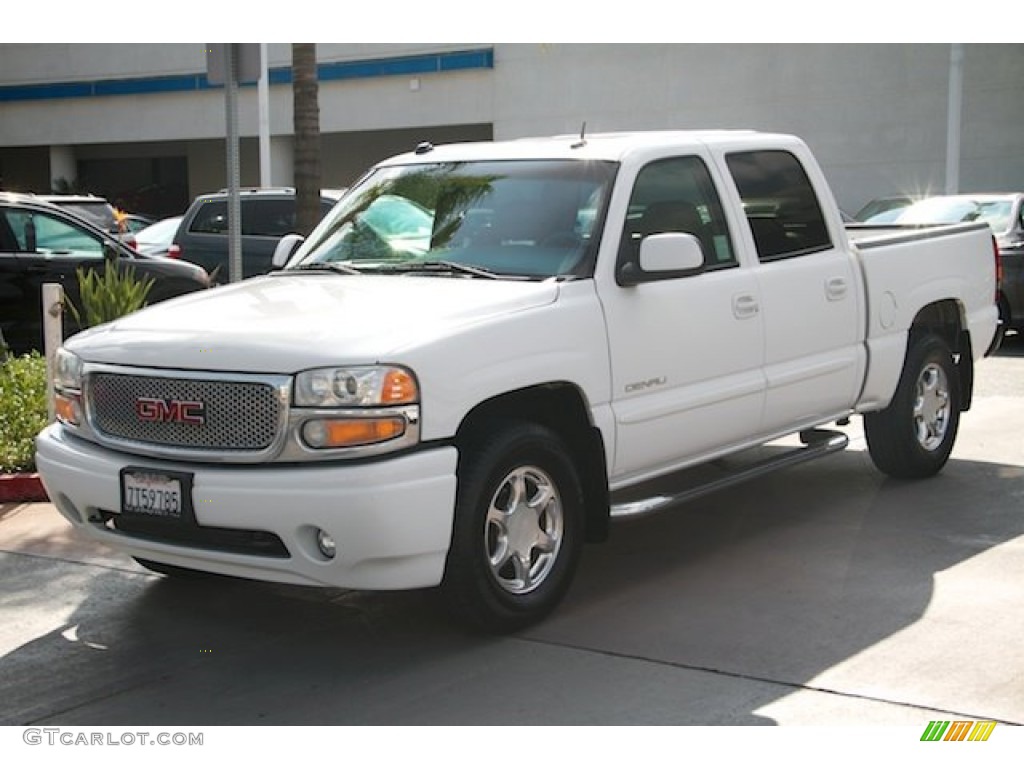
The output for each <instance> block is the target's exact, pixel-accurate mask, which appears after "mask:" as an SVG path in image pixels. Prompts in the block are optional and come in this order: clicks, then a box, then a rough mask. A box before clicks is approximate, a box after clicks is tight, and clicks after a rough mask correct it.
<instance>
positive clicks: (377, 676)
mask: <svg viewBox="0 0 1024 768" xmlns="http://www.w3.org/2000/svg"><path fill="white" fill-rule="evenodd" d="M1022 474H1024V470H1022V469H1021V468H1019V467H1004V466H1000V465H995V464H977V463H970V462H965V461H953V462H951V463H950V465H949V466H948V467H947V469H946V470H945V472H944V473H943V474H942V475H940V476H939V477H937V478H935V479H933V480H931V481H928V482H925V483H913V484H909V483H898V482H893V481H887V480H884V479H883V478H882V476H881V475H879V474H877V473H875V472H874V471H873V470H871V469H870V468H869V467H868V460H867V458H866V456H865V455H864V454H863V453H861V452H858V451H850V452H847V453H845V454H841V455H839V456H835V457H832V458H829V459H826V460H824V461H822V462H818V463H815V464H812V465H810V466H807V467H800V468H795V469H791V470H787V471H785V472H782V473H779V474H776V475H772V476H769V477H766V478H762V479H760V480H757V481H754V482H752V483H749V484H747V485H745V486H741V487H738V488H735V489H732V490H727V491H724V492H720V493H718V494H716V495H714V496H710V497H706V498H704V499H701V500H698V501H695V502H692V503H690V504H689V505H687V506H686V507H683V508H681V509H678V510H675V511H672V512H669V513H667V514H663V515H660V516H657V517H653V518H650V519H647V520H643V521H636V522H630V523H624V524H619V525H616V526H615V527H614V528H613V532H612V538H611V541H610V542H609V543H607V544H604V545H601V546H599V547H598V546H595V547H590V548H588V549H587V550H586V552H585V555H584V558H583V563H582V568H581V571H580V573H579V575H578V577H577V580H576V583H575V585H574V587H573V589H572V590H571V592H570V595H569V597H568V599H567V601H566V602H565V604H564V605H563V606H562V608H561V609H560V610H559V611H558V612H557V613H556V615H555V616H553V617H552V618H551V619H549V620H548V621H547V622H545V623H544V624H542V625H540V626H538V627H536V628H533V629H531V630H529V631H526V632H523V633H521V634H520V635H518V636H515V637H512V638H507V639H506V638H486V637H477V636H471V635H467V634H465V633H463V632H461V631H459V630H457V629H455V628H453V627H452V626H451V625H450V624H449V623H448V622H447V620H446V619H445V617H444V614H443V613H442V612H441V610H440V606H439V604H438V601H437V599H436V597H435V595H434V594H433V593H432V592H429V591H423V592H412V593H396V594H357V593H348V592H343V591H323V590H316V589H306V588H296V587H285V586H274V585H266V584H259V583H253V582H242V581H234V580H219V579H213V580H202V581H196V582H184V583H183V582H178V583H172V582H171V580H167V579H159V578H155V577H149V576H145V575H142V574H140V573H133V572H130V571H129V572H126V571H118V570H110V569H101V568H92V569H89V570H90V572H91V576H90V578H91V579H92V581H91V583H90V584H89V586H88V590H87V594H88V597H87V598H86V599H85V600H84V601H81V602H80V603H79V604H78V605H76V606H75V607H74V609H73V610H71V611H70V615H69V617H68V618H67V619H66V620H65V621H64V622H63V624H62V625H61V626H60V627H59V628H57V629H54V630H53V631H51V632H49V633H47V634H44V635H43V636H41V637H39V638H38V639H36V640H34V641H33V642H31V643H28V644H26V645H24V646H22V647H20V648H17V649H15V650H13V651H11V652H10V653H8V654H7V655H6V656H4V657H3V658H2V659H0V681H2V682H0V700H3V701H4V702H5V704H4V705H3V707H2V710H3V711H2V712H0V723H2V724H29V723H57V724H64V725H100V724H103V725H132V724H148V725H202V724H207V725H218V724H312V725H318V724H319V725H330V724H519V725H522V724H534V725H539V724H578V723H585V724H604V723H608V724H616V723H651V724H653V723H675V724H715V723H729V724H743V723H748V724H754V723H764V722H766V720H765V719H764V718H762V717H760V716H759V715H758V714H756V712H757V710H758V709H759V708H760V707H763V706H765V705H766V704H769V703H771V701H772V700H773V698H777V697H778V696H780V695H781V693H780V690H782V689H784V687H785V686H787V685H792V686H799V685H801V684H803V683H805V682H806V681H808V680H811V679H812V678H814V677H815V676H816V675H818V674H820V673H821V672H823V671H824V670H827V669H829V668H830V667H832V666H834V665H836V664H838V663H840V662H842V661H844V660H846V659H849V658H851V657H852V656H854V655H855V654H858V653H859V652H861V651H863V650H865V649H866V648H869V647H870V646H872V645H874V644H876V643H879V642H880V641H882V640H884V639H886V638H889V637H891V636H892V635H893V634H895V633H897V632H899V631H901V630H903V629H906V628H907V627H909V626H911V625H913V624H914V623H915V622H916V621H917V620H918V619H920V618H921V616H922V614H923V612H924V611H925V609H926V607H927V606H928V604H929V601H930V600H931V598H932V595H933V590H934V578H935V574H937V573H939V572H941V571H944V570H946V569H948V568H950V567H951V566H954V565H957V564H959V563H963V562H964V561H966V560H968V559H969V558H972V557H974V556H976V555H978V554H980V553H982V552H985V551H986V550H988V549H990V548H992V547H994V546H996V545H998V544H1001V543H1003V542H1007V541H1010V540H1012V539H1014V538H1016V537H1018V536H1020V535H1021V534H1024V517H1022V516H1021V515H1019V514H1018V510H1016V509H1011V505H1010V504H1008V503H1007V499H1008V498H1009V497H1011V496H1012V495H1013V494H1017V495H1018V496H1019V495H1020V493H1021V490H1022V488H1024V478H1022ZM62 567H63V568H66V567H67V566H66V564H60V563H57V562H56V561H48V560H45V559H39V560H38V561H34V562H33V563H32V565H31V571H27V572H25V573H23V574H21V575H20V576H19V578H18V579H16V580H15V582H14V583H9V584H8V585H7V600H6V602H5V604H6V605H7V606H8V607H11V606H12V605H16V604H17V603H19V602H20V603H21V604H23V606H24V610H26V611H27V610H30V608H31V604H32V601H33V595H38V594H41V593H45V592H47V591H48V590H49V591H54V590H59V588H60V587H59V582H60V579H61V578H65V576H63V575H62V572H61V570H60V569H61V568H62ZM12 595H14V596H15V597H13V598H12ZM707 675H715V676H718V677H717V679H718V680H719V684H716V685H710V686H709V685H703V686H702V685H700V684H697V683H695V682H694V681H695V679H697V678H700V677H701V676H707ZM722 681H724V682H722ZM730 681H732V683H733V685H730ZM767 722H771V721H767Z"/></svg>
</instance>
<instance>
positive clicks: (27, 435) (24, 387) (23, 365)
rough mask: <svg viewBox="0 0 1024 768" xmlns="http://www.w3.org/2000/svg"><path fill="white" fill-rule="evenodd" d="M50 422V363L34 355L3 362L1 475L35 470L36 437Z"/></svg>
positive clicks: (0, 385) (0, 365) (0, 386)
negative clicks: (47, 422)
mask: <svg viewBox="0 0 1024 768" xmlns="http://www.w3.org/2000/svg"><path fill="white" fill-rule="evenodd" d="M46 421H47V414H46V360H45V359H43V357H42V356H40V355H39V353H38V352H33V353H31V354H29V355H22V356H20V357H9V358H7V360H5V361H0V472H24V471H33V470H34V469H35V436H36V434H38V432H39V431H40V430H41V429H42V428H43V427H45V426H46Z"/></svg>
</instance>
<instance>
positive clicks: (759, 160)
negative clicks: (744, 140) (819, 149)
mask: <svg viewBox="0 0 1024 768" xmlns="http://www.w3.org/2000/svg"><path fill="white" fill-rule="evenodd" d="M726 162H727V163H728V165H729V171H730V172H731V173H732V177H733V180H734V181H735V182H736V188H737V189H738V190H739V193H740V198H741V199H742V200H743V210H744V212H745V213H746V215H747V221H748V222H749V224H750V231H751V234H752V235H753V236H754V244H755V245H756V246H757V255H758V258H759V259H760V260H761V261H772V260H775V259H785V258H789V257H792V256H802V255H804V254H808V253H815V252H817V251H822V250H825V249H827V248H830V247H831V246H832V242H831V240H830V238H829V234H828V227H826V226H825V217H824V216H823V215H822V212H821V206H820V205H819V204H818V197H817V195H816V194H815V193H814V188H813V187H812V186H811V182H810V179H808V178H807V173H806V172H805V171H804V168H803V166H802V165H801V164H800V161H799V160H797V159H796V157H795V156H793V155H792V154H790V153H789V152H785V151H782V150H765V151H761V152H740V153H737V154H732V155H729V156H728V157H726Z"/></svg>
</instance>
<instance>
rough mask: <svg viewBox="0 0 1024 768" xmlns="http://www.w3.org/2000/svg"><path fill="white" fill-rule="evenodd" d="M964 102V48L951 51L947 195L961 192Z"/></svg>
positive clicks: (951, 48)
mask: <svg viewBox="0 0 1024 768" xmlns="http://www.w3.org/2000/svg"><path fill="white" fill-rule="evenodd" d="M963 100H964V46H963V44H962V43H953V44H952V45H951V46H950V51H949V105H948V108H947V111H946V194H947V195H955V194H956V193H957V192H959V191H960V139H961V113H962V111H963Z"/></svg>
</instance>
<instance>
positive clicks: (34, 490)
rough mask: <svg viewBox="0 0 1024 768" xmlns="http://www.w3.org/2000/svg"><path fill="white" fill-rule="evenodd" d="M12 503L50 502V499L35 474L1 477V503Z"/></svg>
mask: <svg viewBox="0 0 1024 768" xmlns="http://www.w3.org/2000/svg"><path fill="white" fill-rule="evenodd" d="M10 501H49V497H48V496H47V495H46V490H45V489H44V488H43V483H42V481H41V480H40V479H39V475H38V474H36V473H34V472H31V473H21V474H14V475H0V503H5V502H10Z"/></svg>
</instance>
